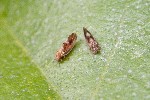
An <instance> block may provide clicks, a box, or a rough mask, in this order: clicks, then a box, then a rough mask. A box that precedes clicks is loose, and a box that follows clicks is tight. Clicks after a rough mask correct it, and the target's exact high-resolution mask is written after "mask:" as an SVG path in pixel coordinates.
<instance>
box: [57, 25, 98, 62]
mask: <svg viewBox="0 0 150 100" xmlns="http://www.w3.org/2000/svg"><path fill="white" fill-rule="evenodd" d="M83 31H84V36H85V39H86V42H87V44H88V46H89V48H90V50H91V52H92V53H93V54H96V53H98V52H99V51H100V46H99V44H98V42H97V41H96V40H95V38H94V37H93V36H92V34H91V33H90V32H89V31H88V30H87V29H86V28H84V27H83ZM76 40H77V35H76V33H72V34H71V35H69V37H68V39H67V40H66V41H65V42H64V43H63V45H62V47H61V48H60V49H59V50H58V51H57V52H56V55H55V59H56V60H57V61H61V60H62V59H63V58H64V57H65V56H66V55H67V54H68V53H69V52H70V51H71V50H72V48H73V47H74V45H75V43H76Z"/></svg>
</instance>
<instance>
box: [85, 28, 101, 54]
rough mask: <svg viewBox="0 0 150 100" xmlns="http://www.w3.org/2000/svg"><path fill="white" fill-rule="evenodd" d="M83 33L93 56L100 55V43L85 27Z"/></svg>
mask: <svg viewBox="0 0 150 100" xmlns="http://www.w3.org/2000/svg"><path fill="white" fill-rule="evenodd" d="M83 31H84V36H85V39H86V42H87V44H88V46H89V47H90V50H91V52H92V53H93V54H96V53H98V52H99V51H100V47H99V44H98V42H97V41H96V40H95V38H94V37H93V36H92V34H91V33H90V32H89V31H88V30H87V29H86V28H85V27H83Z"/></svg>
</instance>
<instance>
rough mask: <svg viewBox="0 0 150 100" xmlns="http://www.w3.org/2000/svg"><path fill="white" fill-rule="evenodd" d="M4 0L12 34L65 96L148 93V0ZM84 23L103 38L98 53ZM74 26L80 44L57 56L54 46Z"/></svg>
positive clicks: (116, 96)
mask: <svg viewBox="0 0 150 100" xmlns="http://www.w3.org/2000/svg"><path fill="white" fill-rule="evenodd" d="M2 3H3V6H2V7H1V9H2V10H0V11H1V13H2V16H3V17H4V18H6V21H7V24H6V26H4V27H8V26H9V28H8V30H9V31H11V34H12V35H13V36H16V39H17V40H18V41H19V43H21V45H22V47H23V48H26V49H25V50H26V52H27V54H28V55H27V56H28V57H29V58H31V59H29V60H28V61H29V62H30V60H31V61H33V62H34V63H35V64H36V65H33V66H34V68H35V67H37V68H39V69H40V71H41V72H42V74H43V75H44V76H45V77H46V82H47V84H49V86H51V88H52V90H54V91H56V93H57V94H58V95H59V96H60V97H61V98H62V99H64V100H66V99H69V100H71V99H73V100H74V99H77V100H78V99H89V100H99V99H106V100H107V99H114V100H116V99H119V100H120V99H121V100H122V99H123V100H128V99H129V100H130V99H131V100H132V99H135V100H137V99H139V100H141V99H150V80H149V79H150V74H149V73H150V53H149V52H150V30H149V29H150V17H149V15H150V13H149V6H150V4H149V2H148V1H147V0H88V1H87V0H74V1H69V0H68V1H67V0H61V1H58V0H57V1H54V0H47V1H45V0H38V1H34V0H26V1H19V0H18V1H17V0H16V1H9V2H7V1H2ZM83 27H86V28H87V29H88V30H89V31H90V32H91V33H92V34H93V36H94V37H95V38H96V40H97V41H98V42H99V43H100V46H101V53H100V54H97V55H93V54H91V52H90V51H89V48H88V47H87V45H86V43H85V39H84V36H83V30H82V28H83ZM73 32H75V33H77V35H78V41H77V43H76V46H75V47H74V49H73V50H72V51H71V53H70V54H69V55H67V57H66V58H65V59H63V61H62V62H61V63H58V62H56V61H54V57H55V53H56V51H57V50H58V49H59V48H60V46H61V45H62V43H63V42H64V41H65V40H66V39H67V37H68V35H70V34H71V33H73ZM6 33H7V32H6ZM5 41H8V43H10V42H9V40H5ZM10 45H11V44H10ZM16 45H17V44H16ZM3 49H7V48H3ZM15 50H19V49H17V48H15ZM8 52H9V50H8ZM22 52H23V50H22ZM10 53H12V54H14V55H16V53H13V52H10ZM18 60H19V59H18ZM22 62H24V64H27V63H26V62H25V61H24V60H23V61H22ZM4 64H5V63H4ZM10 64H11V63H10ZM29 69H30V70H32V68H29ZM20 73H21V72H20ZM30 73H32V72H30ZM38 73H40V72H38ZM23 75H24V73H22V76H20V77H23ZM37 75H41V74H37ZM42 79H44V78H42ZM10 81H11V80H10ZM32 81H33V82H34V80H32ZM37 82H39V80H37ZM42 82H45V81H44V80H43V81H42ZM33 84H34V83H33ZM39 84H40V82H39ZM22 85H23V86H24V84H22ZM6 86H7V85H6ZM35 88H36V87H35ZM35 88H34V89H35ZM45 88H46V86H45ZM8 91H9V90H8ZM10 91H11V90H10ZM43 91H45V90H44V89H43ZM36 92H39V91H38V90H36ZM31 93H32V92H31ZM40 93H41V92H40ZM52 93H53V92H52ZM50 94H51V92H50ZM57 94H55V96H56V97H58V98H59V96H58V95H57ZM43 95H44V93H43ZM24 96H26V95H24ZM24 96H23V97H24ZM33 97H34V96H33ZM39 97H43V96H42V94H41V95H39ZM44 97H45V96H44ZM52 97H53V96H52Z"/></svg>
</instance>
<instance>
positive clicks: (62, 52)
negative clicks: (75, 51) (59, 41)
mask: <svg viewBox="0 0 150 100" xmlns="http://www.w3.org/2000/svg"><path fill="white" fill-rule="evenodd" d="M76 40H77V35H76V33H72V34H71V35H69V37H68V39H67V40H66V41H65V42H64V43H63V45H62V47H61V48H60V49H59V50H58V51H57V52H56V55H55V59H56V60H57V61H60V60H62V59H63V58H64V57H65V56H66V55H67V54H68V53H69V52H70V51H71V50H72V48H73V47H74V45H75V43H76Z"/></svg>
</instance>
